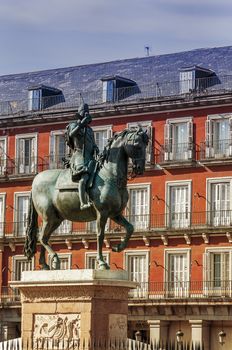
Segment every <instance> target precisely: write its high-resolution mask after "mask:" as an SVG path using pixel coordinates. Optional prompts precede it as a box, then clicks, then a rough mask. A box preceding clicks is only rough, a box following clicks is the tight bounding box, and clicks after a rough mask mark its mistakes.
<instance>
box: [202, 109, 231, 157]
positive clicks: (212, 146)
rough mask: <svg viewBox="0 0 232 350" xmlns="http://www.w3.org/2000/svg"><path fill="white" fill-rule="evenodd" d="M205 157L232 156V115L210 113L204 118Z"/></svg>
mask: <svg viewBox="0 0 232 350" xmlns="http://www.w3.org/2000/svg"><path fill="white" fill-rule="evenodd" d="M205 129H206V144H205V157H206V158H223V157H231V156H232V117H231V115H230V114H221V115H210V116H208V118H207V120H206V127H205Z"/></svg>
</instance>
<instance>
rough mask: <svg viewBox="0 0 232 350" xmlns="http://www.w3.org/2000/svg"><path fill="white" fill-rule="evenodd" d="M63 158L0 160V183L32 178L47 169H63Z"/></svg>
mask: <svg viewBox="0 0 232 350" xmlns="http://www.w3.org/2000/svg"><path fill="white" fill-rule="evenodd" d="M62 159H63V156H46V157H44V158H42V157H27V158H24V159H21V158H15V159H11V158H7V159H0V181H6V179H7V180H13V179H17V180H19V179H20V180H23V179H25V178H32V177H34V176H35V175H36V174H38V173H39V172H41V171H44V170H47V169H63V168H64V163H63V160H62Z"/></svg>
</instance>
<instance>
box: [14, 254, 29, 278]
mask: <svg viewBox="0 0 232 350" xmlns="http://www.w3.org/2000/svg"><path fill="white" fill-rule="evenodd" d="M33 269H34V258H33V259H32V260H30V261H28V260H27V258H26V257H25V256H23V255H15V256H13V276H12V277H13V280H14V281H20V280H21V278H22V272H23V271H32V270H33Z"/></svg>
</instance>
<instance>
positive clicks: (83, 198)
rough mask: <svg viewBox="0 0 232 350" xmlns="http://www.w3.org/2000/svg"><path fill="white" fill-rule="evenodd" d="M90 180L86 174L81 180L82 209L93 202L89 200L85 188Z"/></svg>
mask: <svg viewBox="0 0 232 350" xmlns="http://www.w3.org/2000/svg"><path fill="white" fill-rule="evenodd" d="M87 180H88V175H84V176H83V177H82V178H81V179H80V181H79V197H80V202H81V207H80V208H81V210H84V209H87V208H90V207H91V203H90V202H89V201H88V200H87V198H86V197H87V196H86V192H85V188H86V182H87Z"/></svg>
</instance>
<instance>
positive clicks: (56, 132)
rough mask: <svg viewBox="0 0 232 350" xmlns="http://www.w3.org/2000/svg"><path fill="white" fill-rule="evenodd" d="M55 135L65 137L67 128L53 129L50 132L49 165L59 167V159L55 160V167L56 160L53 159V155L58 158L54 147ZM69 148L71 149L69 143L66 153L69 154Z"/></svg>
mask: <svg viewBox="0 0 232 350" xmlns="http://www.w3.org/2000/svg"><path fill="white" fill-rule="evenodd" d="M55 136H64V137H65V129H60V130H52V131H51V132H50V136H49V167H50V168H52V169H54V168H57V163H58V160H55V167H54V160H53V159H52V157H55V158H56V157H57V154H55V152H54V149H52V138H53V137H55ZM68 149H69V147H68V145H66V153H67V154H68ZM64 156H65V155H64ZM59 161H60V160H59ZM61 163H62V162H61ZM61 168H63V166H61Z"/></svg>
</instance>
